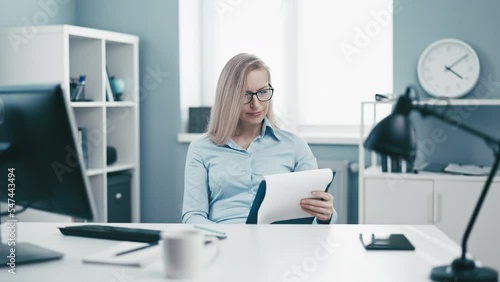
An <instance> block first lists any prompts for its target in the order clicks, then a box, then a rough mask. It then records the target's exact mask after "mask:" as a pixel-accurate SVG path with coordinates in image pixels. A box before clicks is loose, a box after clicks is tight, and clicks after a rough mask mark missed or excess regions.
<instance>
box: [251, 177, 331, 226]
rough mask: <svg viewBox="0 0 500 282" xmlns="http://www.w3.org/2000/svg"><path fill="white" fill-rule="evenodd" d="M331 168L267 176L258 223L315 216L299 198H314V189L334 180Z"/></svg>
mask: <svg viewBox="0 0 500 282" xmlns="http://www.w3.org/2000/svg"><path fill="white" fill-rule="evenodd" d="M333 175H334V174H333V172H332V171H331V169H329V168H325V169H318V170H308V171H300V172H290V173H281V174H273V175H266V176H264V180H265V181H266V194H265V197H264V200H263V201H262V204H261V206H260V208H259V212H258V217H257V219H258V223H264V224H266V223H272V222H276V221H281V220H288V219H295V218H307V217H312V215H310V214H309V213H307V212H305V211H303V210H302V208H301V207H300V200H301V199H304V198H313V195H312V194H311V192H312V191H314V190H321V191H325V189H326V188H327V187H328V185H329V184H330V183H331V182H332V180H333Z"/></svg>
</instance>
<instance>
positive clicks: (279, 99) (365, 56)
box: [179, 0, 393, 136]
mask: <svg viewBox="0 0 500 282" xmlns="http://www.w3.org/2000/svg"><path fill="white" fill-rule="evenodd" d="M179 10H180V11H179V12H180V13H179V18H180V52H181V54H180V56H181V58H180V63H181V110H182V113H183V122H186V123H187V108H188V107H189V106H210V105H211V104H212V101H213V100H214V95H215V87H216V84H217V79H218V76H219V74H220V72H221V70H222V68H223V66H224V64H225V63H226V62H227V61H228V60H229V58H231V57H232V56H234V55H236V54H238V53H241V52H246V53H252V54H255V55H257V56H259V57H260V58H262V59H263V61H264V62H265V63H266V64H267V65H268V66H269V67H270V68H271V75H272V84H273V87H274V88H275V89H276V90H275V95H274V97H273V100H274V103H275V109H276V110H277V113H278V116H279V117H280V120H281V123H282V125H283V127H285V128H286V129H289V130H294V131H299V132H314V131H324V130H325V129H327V130H329V131H331V132H332V133H343V134H345V133H348V132H352V133H353V134H354V135H355V136H358V135H359V130H358V129H359V122H360V115H361V114H360V110H361V104H360V102H361V101H372V100H373V99H374V98H373V97H374V94H375V93H392V77H393V75H392V16H393V4H392V0H390V1H388V0H354V1H342V2H338V1H331V0H307V1H306V0H252V1H248V0H247V1H245V0H213V1H206V0H205V1H204V0H183V1H179Z"/></svg>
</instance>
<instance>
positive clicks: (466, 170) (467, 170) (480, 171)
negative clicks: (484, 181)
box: [444, 163, 491, 175]
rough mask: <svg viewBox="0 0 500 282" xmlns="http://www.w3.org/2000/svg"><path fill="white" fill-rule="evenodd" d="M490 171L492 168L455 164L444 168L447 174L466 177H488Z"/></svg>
mask: <svg viewBox="0 0 500 282" xmlns="http://www.w3.org/2000/svg"><path fill="white" fill-rule="evenodd" d="M490 170H491V167H490V166H477V165H463V164H454V163H450V164H449V165H447V166H446V167H445V168H444V171H445V172H449V173H459V174H465V175H488V174H489V173H490Z"/></svg>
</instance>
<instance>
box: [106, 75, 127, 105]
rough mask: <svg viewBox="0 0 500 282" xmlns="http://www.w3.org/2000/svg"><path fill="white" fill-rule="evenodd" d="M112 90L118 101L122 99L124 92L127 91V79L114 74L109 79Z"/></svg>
mask: <svg viewBox="0 0 500 282" xmlns="http://www.w3.org/2000/svg"><path fill="white" fill-rule="evenodd" d="M109 84H110V86H111V91H113V96H114V97H115V100H116V101H121V97H122V95H123V92H125V81H123V79H121V78H118V77H114V76H112V77H111V78H110V80H109Z"/></svg>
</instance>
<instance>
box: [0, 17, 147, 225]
mask: <svg viewBox="0 0 500 282" xmlns="http://www.w3.org/2000/svg"><path fill="white" fill-rule="evenodd" d="M26 30H31V29H30V27H19V28H4V29H0V50H1V52H0V85H16V84H37V83H38V84H40V83H60V84H61V86H62V88H63V91H64V92H65V94H66V95H68V96H69V95H70V94H69V82H70V77H79V76H80V75H86V85H85V98H87V99H90V100H91V101H85V102H71V107H72V109H73V113H74V115H75V118H76V121H77V125H78V127H85V128H87V137H88V164H89V165H88V169H87V175H88V176H89V179H90V183H91V186H92V191H93V196H94V200H95V202H96V205H97V213H98V215H97V219H96V221H97V222H107V221H108V204H107V202H108V201H107V200H108V199H107V197H108V196H107V195H108V194H107V187H108V185H107V184H108V174H109V173H112V172H121V171H127V172H130V173H131V175H132V187H131V195H130V198H131V203H130V204H131V213H132V214H131V219H132V222H139V221H140V186H139V185H140V167H139V69H138V67H139V50H138V48H139V38H138V37H137V36H134V35H129V34H123V33H117V32H110V31H103V30H97V29H91V28H84V27H78V26H71V25H56V26H37V27H36V28H35V29H33V30H36V33H34V34H31V33H29V34H27V33H26ZM12 38H17V39H19V41H16V42H18V43H16V44H13V43H12ZM106 66H107V67H108V70H109V73H110V75H114V76H116V77H120V78H122V79H123V80H124V82H125V85H126V90H125V92H124V94H123V95H122V101H114V102H108V101H106V90H105V89H106V87H105V82H106V79H107V77H106ZM68 100H69V99H68ZM107 146H113V147H115V148H116V151H117V161H116V163H114V164H113V165H110V166H107V165H106V158H107V156H106V147H107Z"/></svg>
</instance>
